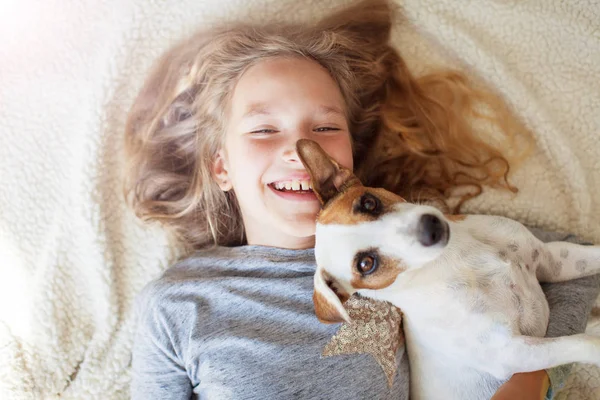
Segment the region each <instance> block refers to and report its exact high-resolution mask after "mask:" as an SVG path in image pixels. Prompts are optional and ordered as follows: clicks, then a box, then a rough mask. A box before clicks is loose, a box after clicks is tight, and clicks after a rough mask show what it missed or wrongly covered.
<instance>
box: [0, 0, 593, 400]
mask: <svg viewBox="0 0 600 400" xmlns="http://www.w3.org/2000/svg"><path fill="white" fill-rule="evenodd" d="M341 2H342V1H341V0H323V1H310V2H298V1H296V0H252V1H247V0H204V1H198V0H181V1H178V2H166V1H152V2H149V1H146V0H104V1H95V2H92V1H84V2H82V1H78V0H51V1H49V0H4V1H2V2H0V141H1V142H0V143H1V145H0V183H1V190H0V398H2V399H13V398H19V399H21V398H23V399H25V398H31V399H34V398H35V399H38V398H42V397H43V398H58V397H59V396H60V398H61V399H83V398H86V399H88V398H99V399H100V398H101V399H120V398H126V397H127V395H128V387H127V386H128V381H129V367H128V365H129V362H130V348H131V343H132V332H133V328H134V327H133V324H132V318H131V316H132V313H131V312H132V302H133V299H134V297H135V295H136V294H137V293H138V292H139V290H140V289H141V288H142V287H143V285H144V284H145V283H146V282H148V280H150V279H152V278H153V277H155V276H156V275H157V274H158V273H160V271H162V270H163V269H164V268H166V267H167V265H168V264H169V262H170V260H172V258H173V254H172V253H171V252H170V250H169V246H168V245H167V242H166V239H165V237H164V235H163V234H162V232H161V231H160V230H159V229H158V228H156V227H152V228H144V227H142V226H141V225H140V224H139V223H138V222H137V221H136V220H135V219H134V218H133V217H132V215H131V213H130V212H129V211H127V210H126V208H125V207H124V203H123V200H122V195H121V180H120V172H121V169H122V144H121V140H122V135H123V124H124V121H125V116H126V112H127V110H128V108H129V106H130V104H131V102H132V99H133V96H134V95H135V93H136V91H137V90H138V89H139V87H140V85H141V83H142V80H143V78H144V76H145V74H146V72H147V70H148V68H149V67H150V64H151V62H152V61H153V60H154V59H155V58H156V57H157V56H158V55H159V54H160V53H161V52H162V51H163V50H164V49H165V48H166V47H167V46H168V45H169V44H171V43H173V41H174V40H176V39H177V38H179V37H181V36H182V35H184V34H187V33H189V32H191V31H192V30H194V29H195V28H196V27H198V26H201V25H206V24H212V23H214V22H215V21H217V20H227V19H232V18H247V19H252V20H262V21H265V23H268V18H269V17H271V16H276V17H280V18H285V19H288V20H289V19H292V18H293V19H296V20H304V19H309V18H313V17H315V16H318V15H320V14H322V13H323V11H324V10H325V9H326V8H328V7H330V6H332V5H335V4H340V3H341ZM403 6H404V8H405V11H406V14H407V15H408V17H409V21H410V23H407V24H406V25H405V26H403V27H402V28H400V29H399V30H398V33H397V34H396V35H395V40H396V42H397V44H398V46H400V48H401V49H402V51H403V52H404V54H405V55H406V57H407V58H409V62H410V64H411V65H412V66H413V68H415V69H416V70H418V69H419V68H422V67H423V66H427V65H432V64H447V65H455V66H459V67H460V68H467V69H469V70H470V71H472V72H473V73H474V74H476V75H478V76H480V77H483V78H484V79H485V81H486V82H487V84H489V85H491V86H492V87H494V88H496V89H497V90H498V91H499V92H500V93H501V94H502V95H503V96H504V97H505V98H506V99H507V101H509V102H510V104H511V105H512V107H514V109H515V110H516V113H517V114H518V115H519V116H520V117H521V118H522V120H523V121H524V123H525V124H526V126H527V127H528V128H529V129H530V130H531V131H532V132H534V133H535V136H536V139H537V147H536V150H535V152H534V154H533V155H532V156H531V158H530V159H528V160H527V162H526V163H525V164H524V166H523V168H521V169H520V170H519V171H518V172H517V173H516V174H515V175H514V176H513V182H514V183H515V184H516V185H517V186H518V187H519V188H520V189H521V191H520V192H519V194H518V195H516V196H513V195H509V194H506V193H499V192H495V191H489V192H487V193H486V194H484V195H483V196H481V197H480V198H478V199H477V200H476V201H473V202H472V203H470V204H469V206H468V209H467V211H470V212H485V213H496V214H502V215H507V216H510V217H513V218H516V219H519V220H521V221H522V222H525V223H529V224H533V225H538V226H540V227H543V228H547V229H552V230H561V231H568V232H573V233H575V234H577V235H580V236H582V237H584V238H586V239H588V240H590V241H594V242H597V243H600V196H599V195H598V194H599V193H600V161H599V160H600V144H599V143H598V142H599V141H600V95H599V93H600V7H599V5H598V3H597V2H596V1H595V0H578V1H569V2H564V1H561V0H525V1H516V0H505V1H497V0H477V1H475V0H471V1H467V0H465V1H460V2H457V1H453V0H406V1H403ZM590 330H595V332H596V333H598V334H600V324H598V323H597V322H592V323H591V324H590ZM576 371H577V373H576V374H574V375H573V376H572V377H571V379H570V381H569V382H568V384H567V388H566V389H565V391H564V392H563V394H562V395H561V396H563V397H564V396H567V395H568V396H569V398H573V399H580V398H581V399H584V398H585V399H590V398H599V397H600V371H598V370H597V369H591V368H589V367H579V368H577V370H576Z"/></svg>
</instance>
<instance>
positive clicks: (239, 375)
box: [131, 231, 600, 400]
mask: <svg viewBox="0 0 600 400" xmlns="http://www.w3.org/2000/svg"><path fill="white" fill-rule="evenodd" d="M535 233H536V234H537V235H538V236H539V237H540V238H541V239H542V240H546V241H548V240H558V239H563V238H565V235H560V234H550V233H545V232H541V231H536V232H535ZM314 271H315V260H314V251H313V250H312V249H309V250H282V249H276V248H269V247H261V246H241V247H233V248H227V247H217V248H214V249H211V250H206V251H201V252H197V253H196V254H195V255H193V256H191V257H189V258H187V259H185V260H183V261H181V262H179V263H177V264H176V265H175V266H173V267H172V268H170V269H169V270H167V271H166V272H165V274H164V275H163V276H162V277H161V278H159V279H158V280H156V281H155V282H153V283H151V284H149V285H148V286H147V287H146V288H145V289H144V290H143V292H142V294H141V295H140V297H139V299H138V307H139V315H140V319H139V324H138V331H137V334H136V336H135V341H134V352H133V384H132V391H131V392H132V397H133V399H139V400H142V399H144V400H146V399H148V400H150V399H184V398H185V399H187V398H190V397H192V396H196V397H195V398H201V399H291V398H298V399H332V400H334V399H340V400H341V399H349V398H351V399H407V398H408V397H407V396H408V365H407V359H406V357H405V356H403V357H401V356H399V357H401V360H399V363H400V367H399V369H398V372H397V374H396V377H395V379H394V386H393V388H392V389H391V390H390V389H389V388H388V387H387V384H386V382H387V381H386V377H385V375H384V373H383V370H382V369H381V367H380V366H379V365H378V364H377V363H376V361H375V359H374V358H373V357H371V356H369V355H348V356H336V357H327V358H322V357H321V356H320V354H321V352H322V351H323V348H324V347H325V345H326V344H327V342H328V341H329V340H330V339H331V337H332V336H333V335H334V334H335V332H336V330H337V326H336V325H325V324H321V323H320V322H319V321H318V320H317V319H316V317H315V315H314V310H313V303H312V294H313V275H314ZM599 278H600V277H598V276H594V277H589V278H582V279H578V280H575V281H571V282H567V283H560V284H546V285H544V290H545V291H546V293H547V295H548V297H549V299H548V300H549V304H550V306H551V316H550V318H551V323H550V325H549V335H550V336H557V335H565V334H573V333H577V332H582V331H583V329H584V328H585V323H586V321H587V316H588V314H589V312H590V309H591V307H592V304H593V302H594V299H595V298H596V297H597V295H598V290H599V287H600V279H599ZM398 354H399V355H401V354H406V353H404V352H399V353H398ZM568 368H569V366H564V367H561V368H558V369H554V370H550V376H551V385H552V391H554V392H555V391H556V390H557V389H558V388H560V386H562V384H563V382H564V379H565V377H566V375H567V373H568ZM552 391H551V393H552Z"/></svg>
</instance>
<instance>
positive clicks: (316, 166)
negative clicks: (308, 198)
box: [296, 139, 360, 206]
mask: <svg viewBox="0 0 600 400" xmlns="http://www.w3.org/2000/svg"><path fill="white" fill-rule="evenodd" d="M296 151H297V152H298V156H299V157H300V160H301V161H302V164H304V167H305V168H306V170H307V171H308V174H309V175H310V180H311V182H312V185H313V191H314V192H315V195H316V196H317V199H319V202H320V203H321V205H322V206H324V205H325V204H326V203H327V202H328V201H329V200H331V199H332V198H333V197H335V196H336V195H337V194H338V193H340V192H342V191H343V190H344V189H345V188H348V187H350V186H353V185H355V184H360V181H359V180H358V178H357V177H356V176H354V174H353V173H352V171H350V170H349V169H347V168H344V167H342V166H340V165H339V164H338V163H337V162H336V161H335V160H334V159H333V158H331V157H329V155H328V154H327V153H325V150H323V149H322V148H321V146H319V144H318V143H317V142H314V141H312V140H309V139H300V140H298V142H297V143H296Z"/></svg>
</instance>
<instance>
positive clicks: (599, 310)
mask: <svg viewBox="0 0 600 400" xmlns="http://www.w3.org/2000/svg"><path fill="white" fill-rule="evenodd" d="M591 316H592V317H600V307H594V308H592V314H591Z"/></svg>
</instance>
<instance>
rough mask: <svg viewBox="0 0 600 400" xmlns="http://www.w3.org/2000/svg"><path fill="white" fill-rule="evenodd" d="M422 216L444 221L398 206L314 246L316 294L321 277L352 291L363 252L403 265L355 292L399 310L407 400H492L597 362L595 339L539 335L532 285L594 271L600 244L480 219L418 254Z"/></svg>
mask: <svg viewBox="0 0 600 400" xmlns="http://www.w3.org/2000/svg"><path fill="white" fill-rule="evenodd" d="M423 214H436V215H438V216H439V218H442V219H445V218H444V216H443V215H442V214H441V213H440V212H439V211H437V210H436V209H433V208H431V207H427V206H417V205H412V204H407V203H404V204H402V203H401V204H398V205H397V210H396V211H395V212H394V213H392V214H387V215H385V216H384V217H382V218H381V219H380V220H377V221H375V222H365V223H362V224H357V225H318V226H317V242H316V248H315V252H316V253H315V254H316V259H317V265H318V270H317V277H318V278H317V279H316V286H315V290H330V289H329V288H328V287H327V285H325V288H324V287H323V285H324V282H323V280H322V279H321V277H322V276H323V271H326V272H327V273H328V274H329V275H330V276H331V277H332V278H333V279H334V280H335V282H336V284H338V285H340V286H341V287H342V288H343V289H344V290H345V291H346V292H347V293H348V294H352V293H354V292H356V290H355V289H354V288H352V286H351V285H350V284H349V282H350V281H351V279H352V277H351V270H352V268H353V259H354V256H355V254H357V253H358V252H360V251H363V250H364V249H366V248H376V249H378V251H379V252H380V254H384V255H387V256H389V257H393V258H394V259H398V260H403V264H404V265H405V266H406V267H407V270H406V271H404V272H402V273H400V274H399V275H398V277H397V278H396V280H395V281H394V283H393V284H391V285H390V286H388V287H386V288H383V289H379V290H370V289H362V290H359V291H358V292H359V293H360V294H361V295H364V296H365V297H369V298H373V299H376V300H383V301H389V302H390V303H392V304H393V305H395V306H397V307H399V308H400V309H401V310H402V313H403V318H404V320H403V324H404V333H405V337H406V346H407V350H408V356H409V360H410V371H411V398H412V399H450V398H453V399H481V398H489V397H491V396H492V395H493V393H494V392H495V391H496V390H497V388H498V387H499V386H500V385H501V384H502V382H504V381H505V380H506V379H508V378H509V377H510V376H511V375H512V374H514V373H517V372H529V371H536V370H542V369H546V368H551V367H554V366H558V365H561V364H566V363H570V362H586V363H594V364H596V365H600V338H597V337H592V336H587V335H574V336H567V337H561V338H554V339H546V338H542V336H544V335H545V333H546V328H547V326H548V315H549V310H548V303H547V301H546V297H545V296H544V293H543V292H542V289H541V287H540V285H539V282H538V279H539V280H542V281H545V282H558V281H564V280H568V279H572V278H576V277H580V276H585V275H590V274H593V273H597V272H600V269H599V268H598V266H600V247H598V246H594V247H591V246H580V245H576V244H572V243H562V242H555V243H548V244H544V243H543V242H541V241H539V240H538V239H537V238H535V237H534V236H533V235H532V234H531V233H530V232H529V231H528V230H527V228H525V227H524V226H523V225H521V224H520V223H518V222H516V221H513V220H509V219H506V218H502V217H494V216H481V215H477V216H468V217H466V219H465V220H464V221H461V222H452V221H448V223H449V226H450V240H449V242H448V244H447V245H446V246H445V247H436V248H429V247H423V246H422V245H420V243H419V242H418V241H417V240H416V236H415V234H414V233H413V232H414V226H415V224H416V223H417V220H418V217H419V216H420V215H423ZM338 301H339V300H338ZM340 304H341V303H340Z"/></svg>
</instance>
